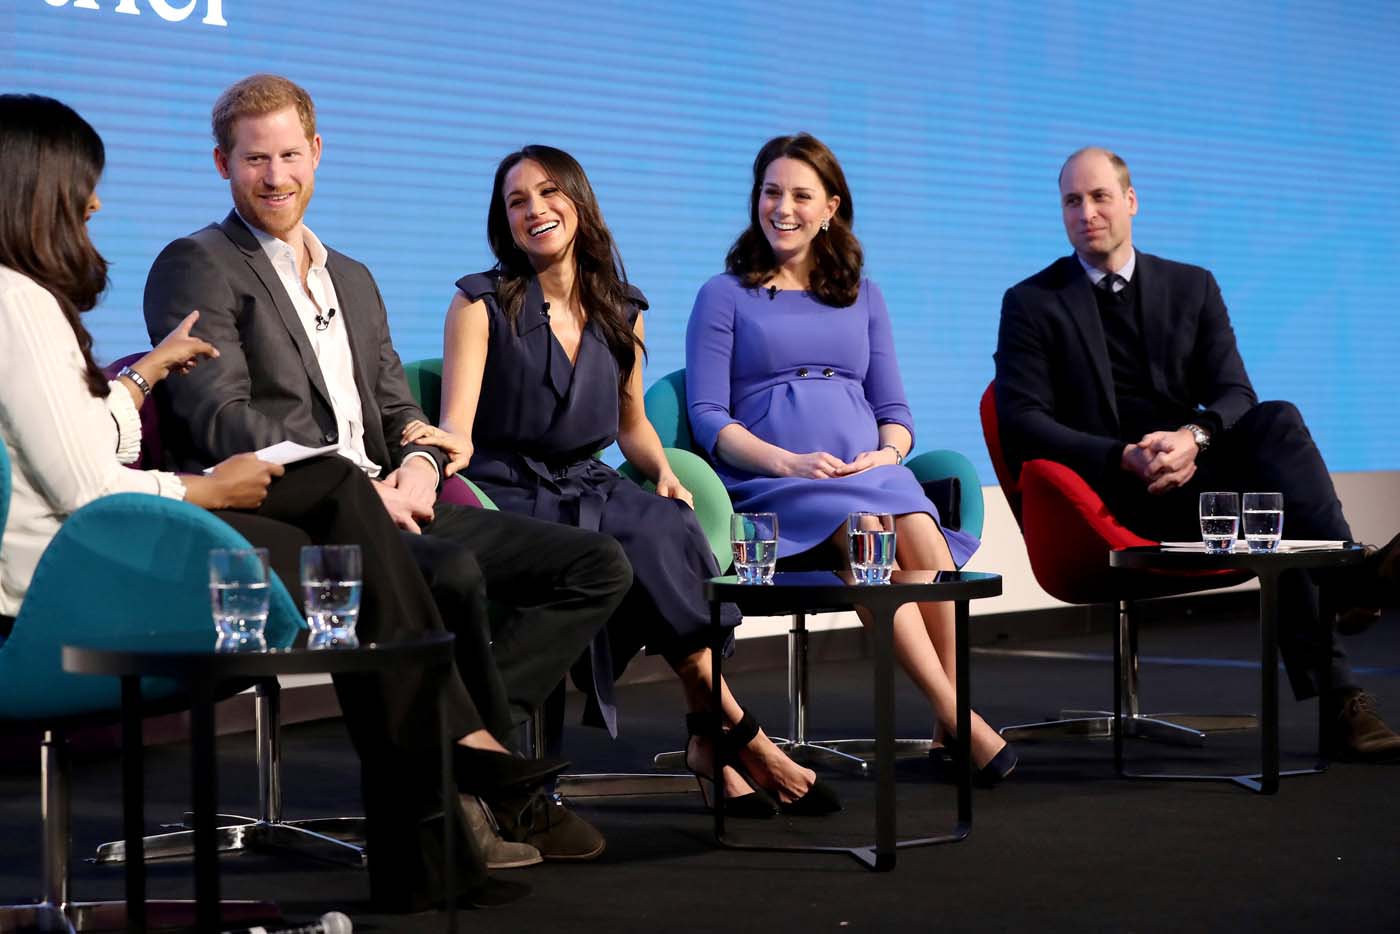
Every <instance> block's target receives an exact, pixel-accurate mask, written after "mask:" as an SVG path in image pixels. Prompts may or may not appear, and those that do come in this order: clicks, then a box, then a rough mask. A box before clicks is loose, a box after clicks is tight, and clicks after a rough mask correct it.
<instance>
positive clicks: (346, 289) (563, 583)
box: [145, 75, 631, 859]
mask: <svg viewBox="0 0 1400 934" xmlns="http://www.w3.org/2000/svg"><path fill="white" fill-rule="evenodd" d="M213 125H214V136H215V139H216V142H217V145H216V147H215V149H214V162H215V166H216V168H217V169H218V171H219V174H220V175H221V176H222V177H224V178H225V179H227V180H228V181H229V187H230V189H231V192H232V195H233V203H234V209H233V211H232V212H230V213H229V215H228V216H227V217H225V218H224V219H223V220H222V221H220V222H219V223H216V224H211V225H209V226H208V227H205V228H204V229H202V230H199V231H197V232H195V233H193V234H191V235H190V236H188V237H183V238H180V239H178V240H176V241H174V242H173V243H171V244H170V245H169V246H167V247H166V248H165V249H164V250H163V251H162V252H161V254H160V256H159V257H158V258H157V259H156V261H155V264H154V265H153V266H152V268H151V271H150V274H149V276H148V278H147V282H146V295H145V315H146V323H147V327H148V329H149V330H150V331H151V333H159V334H164V333H166V332H167V331H168V330H169V329H168V328H167V327H166V325H165V322H166V321H167V320H169V319H170V317H171V316H172V315H176V314H177V311H176V309H179V308H186V309H194V308H198V309H199V311H200V317H199V321H198V324H197V325H196V330H197V331H198V332H199V335H200V337H202V338H204V339H205V340H208V341H209V342H210V343H212V344H213V345H214V346H215V347H216V348H217V349H218V351H219V356H218V358H217V359H215V360H213V361H212V362H213V363H214V364H216V365H215V366H212V367H209V368H208V369H205V370H204V372H201V373H198V374H194V373H191V374H189V378H188V379H185V380H182V381H180V383H179V385H174V384H173V383H171V382H170V381H168V380H167V381H166V383H167V384H169V388H168V390H167V395H166V398H165V399H164V403H165V404H166V406H167V408H168V411H169V413H170V415H171V416H172V417H171V418H170V419H169V420H168V422H169V423H170V424H171V426H172V431H171V432H170V433H168V434H165V433H164V432H163V441H164V442H165V444H166V446H167V449H168V457H169V458H170V459H172V460H173V461H174V462H175V465H176V466H178V467H179V468H181V469H186V470H192V469H199V468H202V467H203V466H206V465H208V464H213V463H217V462H219V461H221V460H223V459H224V458H225V457H227V456H228V455H227V454H225V453H224V452H234V451H238V452H241V451H250V450H257V449H260V448H263V447H266V446H268V445H271V444H275V443H278V442H282V441H294V442H298V443H300V444H303V445H307V446H312V447H321V446H326V445H333V446H335V447H336V448H337V453H338V454H339V455H340V456H342V457H344V458H345V459H348V460H349V461H351V462H352V463H354V464H355V465H356V466H357V467H359V468H360V469H361V470H363V471H364V472H365V473H366V474H367V475H368V476H369V477H370V478H371V479H372V481H373V487H374V490H375V491H376V492H377V493H378V496H379V500H380V502H381V504H382V508H384V509H386V510H387V511H388V514H389V516H390V517H391V518H392V519H393V521H394V523H395V524H396V525H397V526H398V527H399V528H400V530H401V537H402V538H403V540H404V542H405V543H406V544H407V545H408V547H409V549H410V551H411V552H412V553H413V555H414V557H415V558H416V559H417V561H418V564H419V565H420V567H421V568H422V570H423V573H424V575H425V576H426V578H427V580H428V584H429V586H430V588H431V589H432V591H433V595H434V597H435V598H436V600H437V602H438V605H439V608H440V610H441V611H442V616H443V618H444V621H445V622H446V624H447V625H448V627H449V628H452V629H453V630H454V631H455V632H456V633H457V635H458V645H457V664H458V669H459V670H460V672H461V676H462V679H463V681H464V682H465V684H466V686H467V689H468V691H469V692H470V694H471V697H472V699H473V700H474V701H475V703H476V706H477V708H478V709H479V711H480V714H481V718H482V720H483V721H484V725H485V730H484V731H482V732H481V733H480V734H477V735H476V736H475V739H478V740H481V741H482V742H484V743H486V744H487V746H488V748H495V749H500V748H501V746H502V745H506V746H508V745H510V744H511V740H512V734H513V724H514V723H516V722H519V721H521V720H523V719H524V718H525V717H526V715H527V714H528V712H529V711H530V710H532V709H534V708H535V707H537V706H538V705H540V704H541V703H543V701H544V700H545V698H546V697H547V696H548V695H549V694H550V692H551V691H552V690H553V689H554V687H555V686H556V685H557V684H558V683H559V681H560V680H561V679H562V677H563V676H564V673H565V672H566V671H567V670H568V668H569V666H570V665H571V663H572V662H573V661H574V660H575V659H576V658H577V657H578V656H579V654H580V653H581V652H582V651H583V650H584V649H585V648H586V647H587V645H588V643H589V641H590V640H591V639H592V638H593V636H594V635H595V633H597V632H598V630H599V629H600V628H601V627H602V625H603V624H604V623H605V622H606V620H607V619H608V617H609V616H610V615H611V614H612V611H613V610H614V609H615V608H616V606H617V605H618V603H619V602H620V601H621V599H622V597H623V595H624V594H625V593H626V591H627V589H628V587H629V586H630V583H631V568H630V566H629V565H628V564H627V561H626V558H625V557H624V556H623V554H622V552H621V549H620V547H619V546H618V545H617V543H616V542H615V541H613V540H612V539H611V538H608V537H607V536H603V535H599V534H597V533H591V532H586V531H583V530H580V529H576V528H572V527H566V526H562V525H556V524H552V523H546V522H538V521H535V520H532V519H529V518H526V517H521V516H516V515H512V514H508V513H501V512H496V511H488V510H484V509H470V508H465V507H460V506H452V505H448V504H439V503H437V502H436V499H437V492H438V489H439V487H440V485H441V483H442V481H443V480H444V479H445V478H446V477H447V476H448V475H449V474H450V473H451V472H452V471H453V470H455V469H457V468H459V467H461V466H463V464H461V463H449V461H448V459H447V457H446V456H445V455H444V454H443V452H442V451H440V450H438V449H437V448H433V447H426V446H421V445H405V444H403V443H402V441H401V435H402V432H403V431H404V429H405V427H406V426H407V425H408V424H409V423H410V422H412V421H414V420H423V421H426V420H427V419H426V417H425V415H424V413H423V412H422V411H421V410H420V409H419V407H418V405H417V403H416V402H415V401H414V400H413V397H412V395H411V393H410V391H409V385H408V381H407V379H406V378H405V375H404V372H403V367H402V366H401V364H400V362H399V358H398V355H397V354H396V353H395V352H394V348H393V345H392V343H391V341H390V336H389V325H388V319H387V314H386V311H385V308H384V303H383V301H382V300H381V298H380V295H379V290H378V288H377V287H376V285H375V282H374V279H373V277H372V276H371V275H370V273H369V270H368V269H366V268H365V267H364V266H363V265H361V264H360V263H357V262H355V261H354V260H352V259H350V258H349V257H347V256H344V255H343V254H341V253H337V252H335V251H334V250H330V249H328V248H327V247H325V246H324V245H323V244H322V243H321V241H320V240H319V239H318V238H317V237H316V236H315V235H314V234H313V233H312V232H311V231H310V230H309V229H307V227H306V226H305V224H304V223H303V216H304V214H305V212H306V208H307V206H308V204H309V202H310V199H311V195H312V192H313V190H314V185H315V172H316V168H317V166H318V165H319V162H320V156H321V138H320V136H319V135H318V134H317V133H316V126H315V109H314V105H313V104H312V101H311V98H310V96H309V95H308V94H307V93H306V91H305V90H303V89H302V88H300V87H298V86H297V85H295V84H293V83H292V82H290V81H288V80H287V79H285V78H280V77H277V76H272V75H254V76H252V77H250V78H246V79H244V80H243V81H240V82H238V83H237V84H235V85H233V86H232V87H230V88H229V89H228V90H227V91H225V92H224V93H223V94H222V95H221V96H220V98H219V100H218V102H217V103H216V104H215V107H214V112H213ZM188 313H189V312H188V311H186V312H185V314H186V315H187V314H188ZM180 317H182V318H183V315H181V316H180ZM488 596H489V598H490V599H491V601H492V604H493V605H494V606H497V607H499V608H500V609H501V610H502V611H503V615H504V619H502V620H498V621H497V623H496V624H495V627H494V630H493V631H489V632H488V618H487V612H486V599H487V597H488ZM472 739H473V737H467V738H464V740H463V742H464V743H468V741H469V740H472ZM493 803H494V804H497V805H499V806H501V807H504V808H508V809H510V810H511V811H512V813H515V812H518V811H519V810H520V808H521V807H524V806H527V803H526V802H521V801H518V800H514V799H512V800H510V801H506V802H500V801H496V802H493ZM536 805H538V806H537V807H536ZM530 806H532V807H534V810H533V811H532V813H534V817H535V820H534V821H533V823H532V824H531V825H530V827H529V828H528V829H527V831H524V832H528V833H529V834H531V836H530V837H529V839H528V840H527V841H524V842H528V843H530V844H532V845H534V846H537V847H539V848H540V850H541V852H543V853H544V855H545V856H546V857H557V858H568V859H586V858H592V857H594V856H596V855H598V853H600V852H601V851H602V848H603V840H602V837H601V835H599V834H598V833H597V832H596V831H595V830H593V829H592V828H591V827H588V826H587V825H586V824H584V823H583V822H582V821H581V820H580V819H579V818H577V817H576V816H575V815H572V814H569V813H568V812H566V811H565V810H564V809H563V808H562V807H559V806H550V807H545V806H544V805H543V804H542V803H541V801H533V802H532V803H531V804H530ZM535 812H538V813H535ZM524 832H523V833H524Z"/></svg>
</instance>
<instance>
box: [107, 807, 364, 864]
mask: <svg viewBox="0 0 1400 934" xmlns="http://www.w3.org/2000/svg"><path fill="white" fill-rule="evenodd" d="M190 819H191V815H189V814H186V815H185V820H186V823H185V824H183V825H181V824H173V825H171V826H172V827H179V828H184V827H188V826H189V824H188V822H189V821H190ZM215 820H217V821H219V822H220V826H219V827H217V828H215V831H214V833H215V838H216V840H217V841H218V848H219V852H220V853H237V852H241V851H244V850H275V851H279V852H283V853H285V852H292V853H296V854H298V855H301V856H309V857H311V858H313V859H319V860H324V861H326V862H331V863H338V864H340V865H343V866H352V867H357V868H358V867H361V866H364V864H365V848H364V842H363V841H364V836H365V822H364V819H363V818H360V817H327V818H317V819H312V820H294V821H264V820H258V819H256V818H252V817H244V816H242V815H239V814H216V815H215ZM144 847H145V855H146V859H147V860H154V859H174V858H178V857H192V856H194V831H193V830H188V829H178V830H175V831H174V832H172V833H162V834H155V835H153V836H149V837H146V838H145V841H144ZM125 861H126V843H125V841H121V840H117V841H114V842H112V843H104V844H102V845H101V846H99V847H98V848H97V856H96V858H95V859H94V860H93V862H96V863H99V864H104V863H122V862H125Z"/></svg>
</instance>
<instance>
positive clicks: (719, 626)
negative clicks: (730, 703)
mask: <svg viewBox="0 0 1400 934" xmlns="http://www.w3.org/2000/svg"><path fill="white" fill-rule="evenodd" d="M710 633H711V634H712V635H713V636H714V639H713V642H712V644H711V645H710V681H711V684H710V705H711V708H712V709H713V710H714V712H715V715H714V718H713V721H714V733H713V734H712V735H711V736H710V768H711V770H712V771H711V773H710V774H711V775H713V776H714V782H713V783H712V784H713V785H714V794H715V800H714V808H715V839H716V840H718V841H719V842H720V843H724V758H723V756H722V755H721V753H720V751H721V749H722V748H723V743H724V691H723V689H722V687H721V683H720V679H721V678H722V677H723V675H724V641H725V640H724V624H723V620H722V619H721V617H720V604H719V603H718V602H713V601H712V602H711V603H710Z"/></svg>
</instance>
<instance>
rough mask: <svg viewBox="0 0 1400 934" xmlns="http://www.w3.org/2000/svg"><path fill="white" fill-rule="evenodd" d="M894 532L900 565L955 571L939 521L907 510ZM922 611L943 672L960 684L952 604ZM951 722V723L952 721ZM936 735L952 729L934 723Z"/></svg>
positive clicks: (922, 607)
mask: <svg viewBox="0 0 1400 934" xmlns="http://www.w3.org/2000/svg"><path fill="white" fill-rule="evenodd" d="M895 531H896V532H897V533H898V534H897V536H896V540H897V541H898V543H899V544H898V546H897V554H898V561H899V565H900V567H904V568H912V569H917V570H921V571H952V570H956V567H957V566H956V565H955V564H954V563H953V553H952V552H951V551H949V550H948V542H947V540H946V539H944V537H943V532H942V530H940V529H939V528H938V523H936V522H934V521H933V517H932V516H930V515H929V514H928V513H925V512H914V513H907V514H905V515H902V516H896V517H895ZM919 613H920V614H921V615H922V616H923V620H924V628H925V629H926V630H928V637H929V641H931V642H932V643H933V649H934V651H935V652H937V653H938V660H939V663H940V664H941V665H942V666H943V673H944V674H945V675H947V676H948V683H949V684H957V683H958V669H957V655H956V652H955V651H954V649H955V646H954V644H953V607H952V604H949V603H921V604H919ZM950 725H951V724H950ZM934 727H935V730H934V738H935V739H941V738H942V737H944V736H951V735H952V730H951V729H947V730H945V729H943V726H942V724H941V723H940V722H937V721H935V723H934Z"/></svg>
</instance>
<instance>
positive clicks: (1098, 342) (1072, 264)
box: [1060, 256, 1118, 428]
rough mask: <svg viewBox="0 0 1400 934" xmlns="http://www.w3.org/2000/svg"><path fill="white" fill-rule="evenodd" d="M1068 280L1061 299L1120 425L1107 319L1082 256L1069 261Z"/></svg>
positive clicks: (1116, 423) (1115, 425)
mask: <svg viewBox="0 0 1400 934" xmlns="http://www.w3.org/2000/svg"><path fill="white" fill-rule="evenodd" d="M1065 262H1066V263H1067V264H1069V265H1068V266H1067V268H1066V271H1065V272H1066V279H1067V281H1066V283H1065V285H1064V287H1063V288H1061V289H1060V303H1061V304H1062V305H1064V308H1065V311H1066V312H1067V313H1068V314H1069V317H1070V320H1071V321H1073V322H1074V324H1075V326H1076V328H1077V329H1078V331H1079V336H1080V337H1081V338H1082V339H1083V341H1084V349H1085V351H1086V352H1087V353H1088V355H1089V360H1090V361H1091V362H1092V363H1093V368H1094V375H1095V376H1096V377H1097V378H1098V381H1099V391H1100V392H1101V393H1102V394H1103V397H1104V400H1105V401H1106V402H1107V403H1108V410H1109V412H1110V413H1112V415H1113V424H1114V427H1115V428H1116V427H1117V425H1118V394H1117V393H1116V392H1114V390H1113V370H1112V368H1111V366H1110V364H1109V362H1108V339H1107V338H1106V337H1104V333H1103V321H1101V320H1100V319H1099V303H1098V302H1096V301H1095V300H1094V286H1093V283H1091V282H1090V281H1089V276H1088V274H1087V273H1085V272H1084V268H1083V267H1082V266H1080V265H1079V260H1078V259H1077V258H1076V257H1074V256H1070V257H1069V258H1068V259H1067V260H1066V261H1065Z"/></svg>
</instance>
